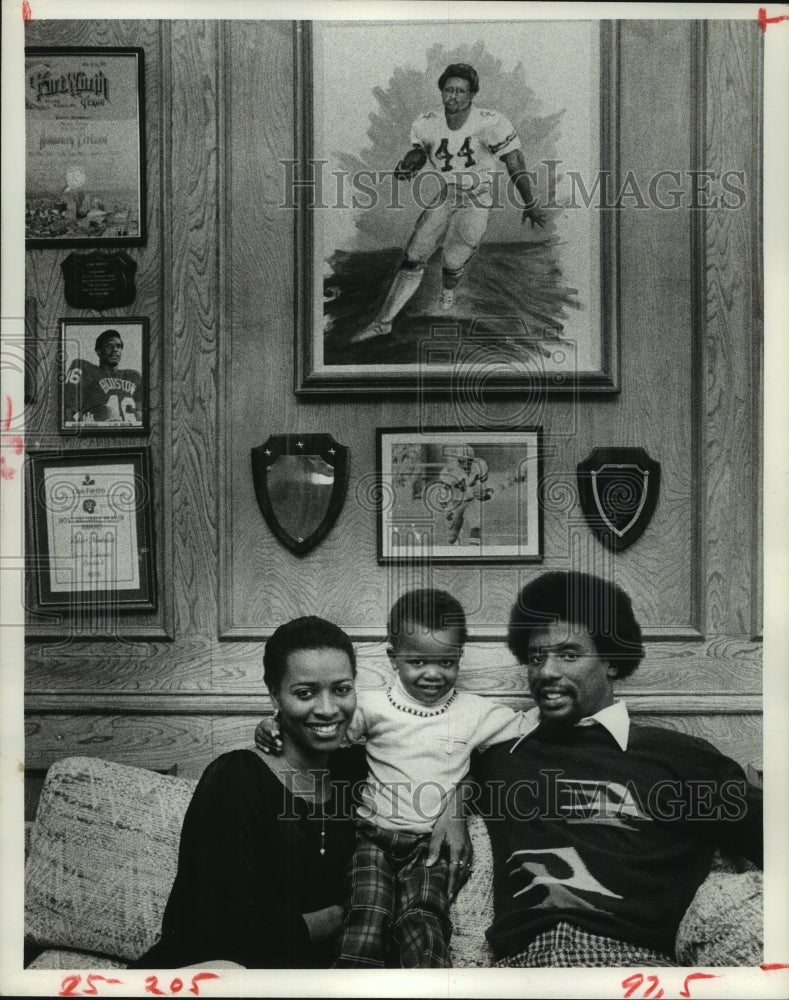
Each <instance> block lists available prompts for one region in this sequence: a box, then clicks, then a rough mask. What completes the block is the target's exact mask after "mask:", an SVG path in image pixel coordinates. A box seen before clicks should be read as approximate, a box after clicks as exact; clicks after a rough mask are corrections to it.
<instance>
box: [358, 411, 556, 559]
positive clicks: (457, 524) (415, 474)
mask: <svg viewBox="0 0 789 1000" xmlns="http://www.w3.org/2000/svg"><path fill="white" fill-rule="evenodd" d="M376 441H377V456H378V469H377V472H378V478H377V482H376V494H377V495H376V499H377V501H378V562H379V563H392V562H401V561H412V560H423V561H431V562H440V563H518V562H541V561H542V552H543V528H542V504H541V503H540V484H541V480H542V428H540V427H531V428H528V429H525V430H519V431H508V430H484V431H482V430H480V431H457V430H451V429H449V428H446V427H428V428H418V427H395V428H379V429H378V431H377V438H376Z"/></svg>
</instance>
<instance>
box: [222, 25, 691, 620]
mask: <svg viewBox="0 0 789 1000" xmlns="http://www.w3.org/2000/svg"><path fill="white" fill-rule="evenodd" d="M283 28H284V26H283V25H277V26H276V28H274V27H272V26H270V25H259V26H251V27H250V26H248V25H247V24H243V25H238V26H237V27H233V28H232V29H231V46H230V48H231V52H232V64H233V67H234V72H233V75H232V81H231V83H232V92H233V95H234V96H233V102H232V107H233V109H234V110H233V118H232V123H231V128H230V138H229V149H230V150H231V161H232V167H231V172H232V185H231V190H232V194H233V198H232V205H233V209H232V215H231V224H230V232H229V237H228V240H229V245H230V246H231V247H232V253H231V256H232V259H233V260H234V261H237V262H238V263H239V265H240V266H239V267H238V268H234V272H233V277H232V288H233V308H232V327H233V342H232V352H233V359H232V365H231V376H230V379H229V381H228V382H227V385H228V386H233V387H237V386H238V385H239V383H240V381H245V382H246V384H247V385H249V386H251V387H257V386H264V385H265V386H266V391H260V390H256V389H255V388H252V391H250V392H248V393H246V394H243V393H238V392H235V391H234V392H232V394H231V395H230V397H229V400H228V401H229V404H230V405H229V406H227V407H222V412H223V413H226V414H227V415H228V416H227V420H226V423H227V424H228V429H227V430H226V432H225V433H226V434H228V435H229V437H228V442H229V444H230V445H231V450H232V455H233V458H232V463H231V472H230V476H231V477H232V483H231V482H230V481H229V478H228V481H227V482H228V487H227V488H228V490H229V491H230V493H231V497H230V507H231V509H230V513H229V514H228V519H229V521H230V522H231V527H230V530H229V532H228V538H229V545H230V548H231V551H230V552H229V553H227V558H226V559H223V560H222V565H223V568H224V572H226V574H227V577H228V578H229V579H228V587H227V588H226V587H225V586H224V583H223V584H222V585H221V590H222V591H223V592H224V591H225V590H226V589H228V588H229V591H230V593H229V595H228V596H227V597H226V599H225V602H226V605H227V606H226V609H225V613H224V614H223V620H222V634H223V635H226V636H233V637H235V636H238V637H241V636H244V637H253V636H256V635H257V636H260V637H261V638H262V637H263V636H264V635H265V633H266V632H267V631H270V630H271V628H272V627H273V626H275V625H276V624H278V623H279V622H280V621H281V620H283V619H284V618H286V617H290V616H293V615H296V614H306V613H320V614H325V615H326V616H327V617H330V618H332V619H333V620H336V621H339V622H341V623H342V624H344V625H346V626H347V627H350V628H356V629H364V628H367V629H369V628H371V627H372V626H373V623H379V622H382V621H383V620H384V618H385V615H386V612H387V610H388V606H389V604H390V603H391V600H393V599H394V597H395V596H397V595H398V594H399V593H400V592H402V589H404V588H405V586H407V585H408V584H406V583H405V581H404V580H403V579H402V576H401V577H399V578H397V579H393V578H392V575H391V574H390V571H389V569H388V567H381V566H377V565H376V563H375V514H374V511H373V510H372V509H371V508H370V504H369V503H367V502H365V496H366V494H365V489H364V486H365V483H366V482H367V481H368V480H369V477H370V476H371V475H372V474H373V473H374V469H375V456H374V428H375V427H376V426H396V425H411V426H416V425H426V424H434V425H439V426H441V425H454V424H457V423H458V420H459V418H460V417H462V413H460V414H459V411H458V407H459V405H460V404H459V401H458V400H452V399H440V398H432V399H427V400H422V399H416V398H414V399H413V400H402V399H400V400H395V399H392V398H381V399H378V400H371V399H368V398H356V399H354V400H352V401H350V400H348V399H342V398H341V399H331V400H320V401H315V400H308V401H307V402H305V401H304V400H295V399H294V397H293V394H292V391H291V385H290V381H289V373H290V371H291V365H292V360H293V352H292V336H291V334H292V316H291V313H290V309H291V305H292V298H291V292H292V282H291V279H290V274H289V265H290V263H291V259H290V257H289V252H290V248H291V247H292V222H293V219H292V215H291V214H290V213H287V218H283V214H284V213H282V212H279V213H277V212H276V211H272V209H271V177H270V173H271V167H270V164H273V163H276V162H277V161H278V160H280V159H282V158H283V157H288V156H292V152H293V137H292V133H291V131H290V130H291V128H292V124H293V123H292V119H291V117H290V105H289V103H288V102H286V101H285V100H284V94H285V90H286V89H287V87H289V86H290V85H291V80H292V68H291V63H290V62H289V60H290V58H291V56H290V51H289V44H290V39H289V37H287V36H286V34H285V33H284V32H283ZM623 31H624V35H623V51H624V53H625V59H624V70H623V98H622V100H623V108H622V146H623V157H624V159H625V160H626V165H627V169H633V170H634V171H636V172H637V176H638V178H639V181H640V182H641V183H643V184H644V186H645V187H648V180H649V171H651V170H654V168H655V164H656V162H658V161H659V162H660V164H661V165H662V159H663V158H666V159H667V160H670V161H671V162H670V163H669V164H668V166H671V167H676V166H677V165H679V167H680V168H682V169H684V170H687V169H688V166H689V155H690V152H689V151H690V127H691V113H690V109H691V98H692V94H691V72H690V67H691V27H690V25H689V23H688V22H672V23H671V24H670V25H669V26H668V28H667V26H666V24H665V23H661V24H654V25H652V26H651V27H650V30H649V31H648V32H644V30H642V29H639V30H638V31H636V30H635V29H633V30H632V31H631V29H630V27H629V26H628V25H626V26H625V27H624V29H623ZM250 32H252V33H253V35H254V43H253V41H252V35H250ZM264 64H266V65H267V66H268V71H267V72H265V75H266V77H267V79H266V82H265V86H267V87H268V88H269V90H270V91H271V92H272V93H273V94H274V95H279V94H280V93H282V94H283V101H282V102H279V101H278V102H276V103H279V104H281V105H282V106H281V107H280V108H279V113H278V114H277V116H276V117H275V116H274V115H273V112H271V111H270V108H271V106H272V105H271V104H270V103H268V102H267V103H266V105H265V106H262V105H261V106H260V108H259V111H258V113H257V114H256V115H255V119H254V129H253V130H252V132H251V134H247V132H248V130H245V128H244V124H245V123H244V121H243V111H236V110H235V109H238V108H241V109H243V108H244V107H246V106H247V105H250V106H251V105H252V99H253V96H254V94H255V93H256V92H257V91H258V90H259V88H261V87H263V86H264V82H263V79H262V77H263V75H264V69H263V66H264ZM645 66H646V67H647V70H646V71H645V70H644V67H645ZM678 107H679V108H686V109H687V113H686V114H684V115H683V114H680V115H677V114H676V108H678ZM642 108H646V109H647V111H646V112H645V113H644V114H642V113H641V109H642ZM669 109H670V110H669ZM261 164H266V165H269V166H268V167H266V166H261ZM250 196H251V197H250ZM622 214H623V216H628V218H629V222H628V225H629V226H630V229H629V230H628V231H627V232H626V233H625V234H624V240H625V242H624V244H623V252H622V260H623V263H624V267H625V271H624V273H623V282H624V284H623V303H624V304H625V309H626V319H627V325H626V328H624V329H623V345H624V349H623V372H624V375H625V377H624V379H623V391H622V393H621V394H620V396H619V397H618V398H616V399H611V400H601V399H595V400H594V402H587V401H586V400H585V399H584V398H583V397H579V399H578V400H577V401H576V402H575V403H574V404H572V405H570V404H568V403H566V402H562V401H558V400H557V401H553V400H552V401H551V402H550V403H546V404H545V405H544V407H542V408H540V413H539V420H540V422H541V423H542V424H543V426H544V427H545V430H546V436H547V440H548V441H549V442H550V449H549V450H550V454H549V455H548V456H547V457H546V474H547V475H549V476H556V477H558V478H560V479H561V478H562V477H564V478H567V477H568V476H569V477H570V478H571V479H572V477H573V476H574V470H575V466H576V464H577V463H578V462H579V461H580V460H581V459H582V458H584V457H586V455H587V454H588V453H589V451H590V450H591V448H592V447H594V446H595V445H598V444H603V443H606V444H620V443H621V444H639V445H643V446H645V447H647V449H648V450H649V451H650V453H651V454H653V455H655V457H657V458H659V459H660V460H661V462H662V463H663V468H664V487H663V499H662V501H661V504H660V505H659V507H658V511H657V513H656V517H655V520H654V522H653V526H652V527H651V528H650V530H649V531H648V532H647V533H646V535H645V536H644V537H643V538H642V539H641V540H640V541H639V544H638V546H635V547H634V548H633V549H632V550H629V551H628V552H626V553H623V554H622V555H621V556H620V557H619V559H618V560H617V576H618V578H619V579H620V580H621V581H622V582H623V584H624V585H625V586H626V587H627V588H628V589H629V590H630V591H631V592H632V593H634V594H635V595H637V600H638V602H639V614H640V616H641V618H642V620H643V621H644V623H645V624H646V625H647V627H650V626H654V627H660V628H667V627H671V626H674V627H675V628H676V629H677V630H678V632H679V633H680V634H681V633H682V632H683V631H685V632H687V630H688V629H690V628H692V627H693V625H694V624H695V623H694V621H693V620H692V614H693V607H694V602H693V600H692V594H691V589H692V588H691V583H692V570H693V546H692V541H693V511H692V497H693V493H692V486H693V473H692V461H691V438H692V433H693V428H692V424H691V405H690V374H691V365H690V358H691V346H692V333H693V331H692V330H691V323H690V316H691V295H690V273H691V262H690V260H689V255H688V247H689V225H690V223H689V220H688V215H687V213H683V212H660V211H659V210H650V211H646V212H641V211H633V212H626V213H622ZM273 248H276V250H277V251H278V254H277V253H274V252H273ZM627 310H629V312H628V311H627ZM261 317H265V323H262V322H261ZM261 344H265V351H261V350H260V345H261ZM272 369H274V370H276V371H277V372H280V373H283V375H282V377H280V378H275V379H272V378H271V377H270V374H269V373H270V372H271V370H272ZM656 372H659V373H660V376H659V377H658V378H655V373H656ZM511 409H512V403H511V402H507V401H499V402H492V401H491V402H490V405H489V406H487V407H486V420H487V418H488V417H489V418H490V422H491V423H493V422H500V421H501V420H506V414H507V413H508V412H509V411H511ZM461 410H462V407H461ZM668 414H670V425H669V426H667V424H668V423H669V418H668ZM466 416H467V415H466ZM230 428H232V434H231V433H230ZM308 430H329V431H330V432H331V433H332V434H334V436H335V437H336V438H337V439H338V440H340V441H342V442H343V443H347V444H350V445H351V449H352V456H351V488H350V490H349V495H348V499H347V501H346V504H345V508H344V510H343V512H342V514H341V516H340V519H339V520H338V523H337V525H336V526H335V528H334V529H333V531H332V533H331V534H330V535H329V536H328V538H327V539H326V541H325V542H324V543H323V544H322V546H321V547H320V549H318V550H317V551H315V552H314V553H311V554H310V555H309V556H308V557H305V558H304V559H296V558H294V557H293V556H291V555H290V554H289V553H287V552H285V551H284V550H283V549H282V548H281V547H280V546H279V545H278V544H277V543H276V542H275V541H274V540H273V539H272V537H271V535H270V533H269V532H268V529H267V528H266V526H265V524H264V523H263V521H262V518H261V516H260V514H259V512H258V510H257V506H256V504H255V500H254V494H253V491H252V489H251V484H250V481H249V472H248V464H249V449H250V448H251V447H253V446H254V445H256V444H259V443H260V441H261V440H263V439H264V438H265V436H266V435H267V434H268V433H277V432H287V431H304V432H306V431H308ZM545 537H546V558H545V563H544V568H553V567H554V566H566V565H568V563H569V564H571V565H574V566H579V567H581V568H588V569H590V570H592V571H596V572H610V571H611V561H610V559H608V558H607V555H606V553H605V552H603V550H602V549H601V548H600V546H599V544H598V543H597V542H596V540H594V539H593V538H591V536H590V534H589V532H588V529H587V527H586V524H585V522H584V521H583V519H582V518H581V517H580V516H579V514H578V512H577V510H571V511H566V510H565V511H556V510H554V511H551V512H550V513H546V531H545ZM538 571H539V570H538V569H535V568H528V569H523V568H521V569H519V568H518V567H511V568H507V569H503V570H502V569H500V568H495V569H494V568H487V567H486V568H485V569H484V570H482V571H481V572H480V571H477V570H475V569H473V568H464V570H463V571H462V572H459V573H458V572H457V571H456V572H455V580H454V581H453V587H454V592H455V593H457V594H458V596H459V597H460V598H461V600H462V601H463V602H464V604H469V605H470V606H471V608H472V609H474V610H475V611H476V612H477V613H478V615H479V617H480V619H481V620H482V621H484V622H486V623H494V622H495V623H498V624H499V626H501V625H502V624H503V623H504V622H506V618H507V615H508V613H509V607H510V605H511V603H512V598H513V595H514V594H515V592H516V590H517V588H518V586H519V584H521V583H522V582H525V580H526V579H528V578H530V576H532V575H534V573H535V572H538ZM437 575H444V576H446V575H448V574H441V573H439V572H438V570H437V568H433V569H432V576H433V577H435V576H437ZM480 581H481V585H480ZM420 582H424V581H420ZM427 582H428V583H429V582H430V581H429V580H428V581H427ZM480 592H481V596H480Z"/></svg>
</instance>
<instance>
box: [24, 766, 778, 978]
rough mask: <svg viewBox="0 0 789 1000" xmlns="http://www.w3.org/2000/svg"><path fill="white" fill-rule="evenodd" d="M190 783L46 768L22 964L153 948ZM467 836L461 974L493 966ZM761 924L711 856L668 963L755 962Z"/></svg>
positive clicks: (141, 773) (457, 920)
mask: <svg viewBox="0 0 789 1000" xmlns="http://www.w3.org/2000/svg"><path fill="white" fill-rule="evenodd" d="M196 783H197V782H196V781H195V780H190V779H188V778H184V777H178V776H174V775H162V774H159V773H157V772H154V771H148V770H145V769H143V768H139V767H130V766H127V765H123V764H116V763H112V762H110V761H105V760H101V759H98V758H93V757H68V758H65V759H63V760H61V761H59V762H57V763H55V764H53V765H52V766H51V767H50V768H49V771H48V772H47V776H46V780H45V782H44V786H43V788H42V792H41V797H40V799H39V802H38V807H37V810H36V815H35V818H34V820H33V821H32V823H31V824H30V826H29V830H28V831H26V834H27V841H26V855H27V857H26V863H25V952H26V967H27V968H31V969H66V970H68V969H86V968H95V969H103V968H124V967H125V966H126V965H127V964H128V963H129V962H130V961H133V960H134V959H136V958H138V957H139V956H140V955H142V954H143V953H144V952H145V951H146V950H147V949H148V948H149V947H150V946H151V945H152V944H153V943H154V942H155V940H156V937H157V935H158V933H159V929H160V926H161V917H162V913H163V910H164V906H165V903H166V902H167V898H168V895H169V892H170V887H171V885H172V882H173V879H174V878H175V871H176V866H177V860H178V842H179V836H180V830H181V824H182V821H183V816H184V812H185V811H186V807H187V805H188V804H189V800H190V798H191V796H192V792H193V791H194V788H195V785H196ZM470 830H471V836H472V840H473V843H474V854H475V860H474V868H475V872H474V875H473V876H472V878H471V880H470V881H469V883H468V884H467V885H466V887H465V888H464V889H463V890H462V891H461V893H460V894H459V896H458V898H457V900H456V901H455V903H454V904H453V907H452V921H453V925H454V933H453V937H452V958H453V963H454V965H455V966H456V967H462V968H468V967H484V966H488V965H490V964H491V961H492V956H491V952H490V950H489V947H488V945H487V942H486V941H485V936H484V931H485V928H486V927H487V926H489V924H490V923H491V921H492V915H493V899H492V857H491V851H490V843H489V841H488V836H487V833H486V831H485V826H484V824H483V823H482V821H481V820H479V819H478V818H476V817H473V818H472V820H471V821H470ZM762 921H763V915H762V874H761V872H759V871H757V870H755V869H754V868H753V866H749V865H747V864H746V865H742V864H737V863H736V862H734V861H731V860H724V859H722V858H720V856H719V857H718V859H717V862H716V865H715V866H714V869H713V871H712V872H711V873H710V875H709V877H708V878H707V880H706V881H705V883H704V884H703V885H702V886H701V887H700V888H699V890H698V892H697V893H696V896H695V898H694V900H693V902H692V903H691V906H690V907H689V909H688V912H687V913H686V915H685V918H684V919H683V921H682V924H681V926H680V928H679V933H678V935H677V942H676V947H677V959H678V962H679V964H680V965H683V966H694V967H698V966H715V965H725V966H734V965H742V966H752V965H753V966H755V965H758V964H760V962H761V961H762V940H763V924H762Z"/></svg>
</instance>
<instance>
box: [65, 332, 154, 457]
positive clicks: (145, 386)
mask: <svg viewBox="0 0 789 1000" xmlns="http://www.w3.org/2000/svg"><path fill="white" fill-rule="evenodd" d="M80 326H83V327H90V326H95V327H96V328H97V333H98V327H102V328H103V329H105V330H110V329H117V330H118V332H119V333H120V334H121V337H122V339H123V340H124V349H125V346H126V345H125V340H126V338H125V337H124V336H123V329H124V327H129V326H139V327H141V328H142V329H141V330H140V341H141V355H142V359H141V366H142V371H141V372H140V376H141V377H140V399H139V402H140V404H141V406H142V419H141V421H140V423H139V424H123V423H120V424H115V423H82V422H78V421H67V420H66V382H67V375H68V370H67V368H66V350H65V347H64V343H65V340H66V336H67V333H68V330H69V327H80ZM59 330H60V345H59V351H58V375H57V380H58V387H59V394H58V427H59V430H60V431H61V433H63V434H73V435H78V436H79V437H94V436H95V437H104V436H107V435H113V436H115V435H123V436H124V437H125V436H127V435H140V434H147V433H148V432H149V431H150V423H151V422H150V412H151V411H150V381H151V380H150V322H149V320H148V318H147V317H146V316H122V317H121V316H119V317H113V316H108V317H106V318H101V317H99V318H96V317H93V316H91V317H90V318H85V319H82V318H79V317H76V316H68V317H65V318H62V319H61V320H59Z"/></svg>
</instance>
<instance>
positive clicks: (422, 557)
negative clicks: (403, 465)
mask: <svg viewBox="0 0 789 1000" xmlns="http://www.w3.org/2000/svg"><path fill="white" fill-rule="evenodd" d="M392 437H400V438H401V439H404V438H411V439H412V441H410V442H409V441H402V440H401V443H405V444H408V443H419V444H422V445H431V444H432V445H439V444H445V445H446V444H449V443H452V441H454V443H455V444H471V445H472V446H474V445H476V446H477V447H478V448H479V447H484V446H485V445H487V446H488V447H497V446H510V447H515V446H517V445H518V444H519V443H526V442H525V441H524V440H523V439H526V438H528V439H530V441H529V444H530V445H531V446H532V448H533V454H532V455H531V456H527V458H529V459H533V460H534V468H533V470H532V472H531V473H530V474H529V473H528V472H526V473H525V474H523V475H519V476H518V477H513V476H512V475H508V476H507V477H506V479H507V480H508V481H507V482H505V483H502V480H501V476H500V475H499V477H498V478H495V477H490V479H489V481H488V482H487V483H486V485H488V486H490V487H493V489H494V494H495V491H496V490H497V489H499V490H500V489H501V488H502V487H503V486H506V487H507V488H508V489H511V488H513V487H515V485H516V484H518V489H520V485H519V484H520V482H522V481H524V480H525V481H527V482H529V480H530V479H531V483H530V485H529V487H528V488H529V490H530V494H531V495H530V497H529V499H528V503H530V504H531V505H532V507H531V512H532V516H533V518H534V524H533V528H534V535H535V536H536V547H535V548H534V550H533V551H526V552H523V551H520V550H519V546H509V549H510V550H509V551H496V552H492V551H491V549H492V548H493V546H488V549H487V554H485V545H484V542H483V544H482V545H481V546H480V547H479V551H480V554H479V555H476V554H475V553H474V547H472V546H471V545H468V544H467V545H463V546H459V547H458V549H457V554H454V553H453V552H451V551H450V552H447V551H446V550H447V549H449V548H450V545H442V546H435V545H431V546H430V550H429V551H428V550H427V549H425V548H422V549H419V550H414V549H411V550H403V551H401V552H398V553H397V554H393V551H392V547H387V546H385V545H384V528H385V524H384V522H385V514H386V510H387V507H388V505H389V504H390V502H391V501H392V500H393V496H394V492H395V487H394V486H393V482H394V479H395V476H394V474H393V472H392V470H391V468H390V467H389V465H388V463H387V462H386V461H385V459H384V447H385V446H386V439H387V438H392ZM440 439H444V440H443V441H442V440H440ZM448 439H451V440H448ZM519 439H521V440H520V441H519ZM393 443H394V442H393ZM375 444H376V448H375V452H376V487H377V489H376V501H377V504H376V506H377V513H376V541H377V555H378V563H379V564H380V565H386V564H389V563H408V562H418V561H424V562H430V563H436V564H452V565H473V566H484V565H506V564H513V563H541V562H542V561H543V558H544V519H543V502H542V489H543V429H542V427H522V428H519V429H518V430H513V429H512V428H503V427H502V428H483V427H478V428H475V429H473V430H458V429H457V428H455V427H378V428H376V436H375ZM527 446H528V445H527ZM432 488H433V489H435V484H433V486H432ZM430 489H431V487H430V486H429V485H428V486H427V487H426V489H425V493H428V492H429V491H430ZM435 499H437V497H435V496H434V497H433V498H432V500H435ZM432 500H430V499H429V498H428V500H426V501H425V504H424V505H423V506H424V507H425V510H427V511H429V510H430V506H431V503H432ZM434 506H435V505H434ZM527 516H528V511H527ZM431 518H432V521H433V522H435V521H436V519H437V518H436V514H435V511H434V512H433V514H431ZM403 523H404V524H408V523H409V522H408V518H405V519H404V521H403ZM425 524H426V525H427V521H425ZM412 526H413V525H412ZM429 527H431V528H432V524H430V525H429ZM503 548H505V546H499V549H503ZM437 549H438V550H439V551H436V550H437ZM461 549H462V551H461Z"/></svg>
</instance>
